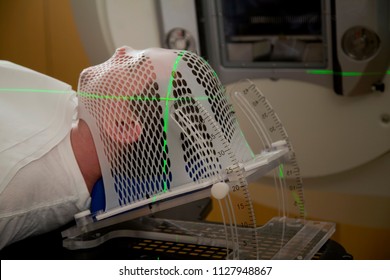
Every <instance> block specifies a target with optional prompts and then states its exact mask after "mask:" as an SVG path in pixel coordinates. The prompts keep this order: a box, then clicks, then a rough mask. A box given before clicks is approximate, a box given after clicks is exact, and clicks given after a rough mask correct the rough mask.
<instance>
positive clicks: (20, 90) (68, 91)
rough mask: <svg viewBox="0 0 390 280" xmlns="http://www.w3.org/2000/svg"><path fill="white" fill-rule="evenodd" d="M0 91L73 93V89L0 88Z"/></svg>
mask: <svg viewBox="0 0 390 280" xmlns="http://www.w3.org/2000/svg"><path fill="white" fill-rule="evenodd" d="M0 91H3V92H39V93H60V94H70V93H74V91H72V90H53V89H33V88H0Z"/></svg>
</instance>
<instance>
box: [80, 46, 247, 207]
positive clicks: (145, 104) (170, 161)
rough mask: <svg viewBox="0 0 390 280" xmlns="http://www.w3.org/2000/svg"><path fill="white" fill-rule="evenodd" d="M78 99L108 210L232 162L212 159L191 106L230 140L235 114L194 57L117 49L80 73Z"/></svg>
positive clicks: (206, 135) (205, 175) (205, 132)
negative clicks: (182, 123)
mask: <svg viewBox="0 0 390 280" xmlns="http://www.w3.org/2000/svg"><path fill="white" fill-rule="evenodd" d="M78 94H79V101H80V104H79V105H80V110H79V112H80V118H81V119H84V120H85V121H86V122H87V124H88V125H89V127H90V129H91V131H92V135H93V138H94V142H95V144H96V146H97V151H98V156H99V162H100V165H101V169H102V173H103V180H104V185H105V192H106V207H107V209H110V208H114V207H117V206H122V205H125V204H128V203H132V202H134V201H139V200H142V199H145V198H150V197H152V196H153V195H156V194H158V193H162V192H167V191H170V190H171V189H174V188H177V187H180V186H181V185H183V184H186V183H189V182H196V181H198V180H200V179H204V178H208V177H211V176H216V175H217V174H218V173H219V172H220V170H221V168H223V167H226V165H228V164H229V163H228V162H221V160H220V159H218V157H217V156H216V152H215V150H216V147H213V143H212V141H210V139H211V137H212V133H213V132H212V131H208V129H207V127H206V125H205V123H204V120H203V119H202V115H201V114H200V113H199V111H198V110H197V107H196V106H195V105H194V104H195V102H196V101H200V102H201V103H202V105H203V106H204V107H205V108H206V109H207V111H209V112H210V114H211V115H212V116H213V117H214V118H215V120H216V121H217V122H218V123H219V125H220V127H221V129H222V131H223V133H224V135H225V137H226V139H227V140H228V141H232V139H233V138H234V136H235V135H237V131H236V130H237V129H236V126H235V125H234V122H235V121H234V116H233V115H232V112H231V109H230V106H229V104H228V102H227V100H226V97H225V95H224V88H223V86H222V85H221V83H220V82H219V80H218V78H217V76H216V75H215V73H214V71H213V69H212V68H211V67H210V66H209V65H208V64H207V63H206V62H205V61H204V60H203V59H202V58H200V57H198V56H197V55H195V54H193V53H190V52H178V51H172V50H164V49H147V50H143V51H136V50H132V49H131V48H128V47H124V48H120V49H118V50H117V51H116V53H115V54H114V56H113V57H111V58H110V59H109V60H108V61H106V62H104V63H102V64H100V65H97V66H94V67H90V68H87V69H86V70H84V71H83V73H82V74H81V76H80V81H79V89H78ZM178 107H180V109H181V110H182V111H183V112H184V114H185V115H186V117H187V118H188V119H189V121H190V122H191V125H192V126H193V127H194V128H195V130H196V131H197V133H200V134H201V135H202V138H204V139H206V142H207V144H206V146H202V145H200V144H199V143H197V142H196V139H191V136H189V135H191V134H190V133H188V131H187V133H186V132H185V131H182V130H181V129H180V127H178V126H177V124H175V122H174V121H172V120H171V118H170V110H175V109H177V108H178ZM233 142H234V141H233ZM248 154H249V153H247V154H246V155H244V156H242V155H241V157H244V158H245V157H247V155H248Z"/></svg>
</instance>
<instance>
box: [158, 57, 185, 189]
mask: <svg viewBox="0 0 390 280" xmlns="http://www.w3.org/2000/svg"><path fill="white" fill-rule="evenodd" d="M183 55H184V51H181V52H180V53H179V54H178V55H177V58H176V60H175V63H174V64H173V68H172V72H171V77H170V79H169V83H168V88H167V93H166V98H165V112H164V129H163V131H164V132H165V135H167V132H168V125H169V101H171V100H170V99H171V98H170V95H171V91H172V85H173V80H174V76H175V75H176V70H177V67H178V66H179V62H180V60H181V59H182V57H183ZM166 150H167V140H166V139H164V145H163V153H166ZM166 165H167V161H166V160H164V166H163V173H164V174H166ZM163 191H164V192H167V191H168V188H167V182H166V180H165V181H164V190H163Z"/></svg>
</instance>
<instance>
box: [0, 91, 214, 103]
mask: <svg viewBox="0 0 390 280" xmlns="http://www.w3.org/2000/svg"><path fill="white" fill-rule="evenodd" d="M0 92H5V93H7V92H9V93H14V92H32V93H54V94H72V93H74V91H71V90H68V91H66V90H49V89H31V88H0ZM77 94H78V95H79V96H82V97H86V98H91V99H113V100H118V101H166V102H168V103H169V102H171V101H179V100H181V101H191V100H208V99H211V98H210V97H207V96H198V97H189V96H187V97H186V96H184V97H147V96H138V95H133V96H117V95H107V94H106V95H104V94H97V93H86V92H77Z"/></svg>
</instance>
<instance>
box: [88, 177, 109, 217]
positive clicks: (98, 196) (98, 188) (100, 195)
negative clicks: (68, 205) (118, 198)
mask: <svg viewBox="0 0 390 280" xmlns="http://www.w3.org/2000/svg"><path fill="white" fill-rule="evenodd" d="M105 209H106V196H105V193H104V184H103V178H100V179H99V180H98V181H97V182H96V183H95V185H94V186H93V189H92V193H91V213H96V212H98V211H100V210H103V211H104V210H105Z"/></svg>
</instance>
